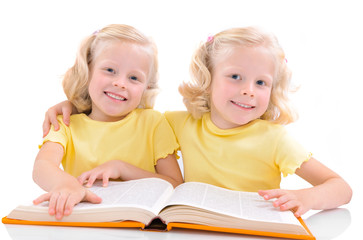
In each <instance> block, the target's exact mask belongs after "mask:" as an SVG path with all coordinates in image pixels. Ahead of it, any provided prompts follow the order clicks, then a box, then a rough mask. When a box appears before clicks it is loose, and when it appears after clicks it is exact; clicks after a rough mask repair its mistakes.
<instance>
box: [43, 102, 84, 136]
mask: <svg viewBox="0 0 363 240" xmlns="http://www.w3.org/2000/svg"><path fill="white" fill-rule="evenodd" d="M76 113H78V111H77V109H76V108H75V107H74V106H73V104H72V103H71V102H70V101H68V100H66V101H63V102H60V103H58V104H57V105H54V106H53V107H51V108H49V109H48V111H47V112H46V113H45V117H44V122H43V137H45V136H46V135H47V134H48V133H49V130H50V125H51V124H53V126H54V130H55V131H58V129H59V123H58V121H57V115H61V114H62V115H63V122H64V123H65V124H66V125H67V126H69V117H70V116H71V115H72V114H76Z"/></svg>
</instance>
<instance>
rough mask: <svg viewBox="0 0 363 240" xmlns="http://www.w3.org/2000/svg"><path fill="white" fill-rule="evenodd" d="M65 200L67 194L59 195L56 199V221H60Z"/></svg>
mask: <svg viewBox="0 0 363 240" xmlns="http://www.w3.org/2000/svg"><path fill="white" fill-rule="evenodd" d="M67 199H68V194H67V195H64V193H63V194H62V193H61V194H59V197H58V199H57V206H56V215H55V218H56V219H58V220H60V219H62V217H63V215H64V206H65V204H66V201H67Z"/></svg>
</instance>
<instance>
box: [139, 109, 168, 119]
mask: <svg viewBox="0 0 363 240" xmlns="http://www.w3.org/2000/svg"><path fill="white" fill-rule="evenodd" d="M134 116H135V117H136V118H142V119H146V118H148V119H150V118H153V119H160V118H162V117H163V114H162V113H161V112H159V111H156V110H154V109H142V108H138V109H135V110H134Z"/></svg>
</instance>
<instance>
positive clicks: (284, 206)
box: [279, 199, 301, 211]
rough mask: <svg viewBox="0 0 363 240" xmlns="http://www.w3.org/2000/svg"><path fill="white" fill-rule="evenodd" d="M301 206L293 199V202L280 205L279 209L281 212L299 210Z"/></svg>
mask: <svg viewBox="0 0 363 240" xmlns="http://www.w3.org/2000/svg"><path fill="white" fill-rule="evenodd" d="M300 206H301V204H300V202H299V201H297V200H294V199H293V200H289V201H287V202H285V203H283V204H280V205H279V208H280V210H281V211H287V210H294V209H297V208H298V207H300Z"/></svg>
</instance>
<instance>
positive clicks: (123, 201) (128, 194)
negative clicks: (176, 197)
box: [38, 178, 173, 215]
mask: <svg viewBox="0 0 363 240" xmlns="http://www.w3.org/2000/svg"><path fill="white" fill-rule="evenodd" d="M89 190H90V191H92V192H94V193H95V194H97V195H98V196H99V197H101V198H102V202H101V203H100V204H92V203H89V202H81V203H79V204H77V205H76V206H75V207H74V211H83V210H86V209H101V208H112V207H118V206H122V207H135V208H142V209H145V210H148V211H150V212H152V213H154V214H155V215H158V213H159V212H160V210H161V209H162V208H163V206H164V204H165V201H166V199H168V198H169V196H170V195H171V194H172V192H173V186H172V185H171V184H170V183H169V182H167V181H165V180H162V179H159V178H145V179H139V180H131V181H124V182H116V181H114V182H112V181H111V182H109V184H108V186H107V187H102V182H96V183H95V184H94V185H93V186H92V187H90V188H89ZM38 206H39V207H46V208H48V202H45V203H42V204H40V205H38Z"/></svg>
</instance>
